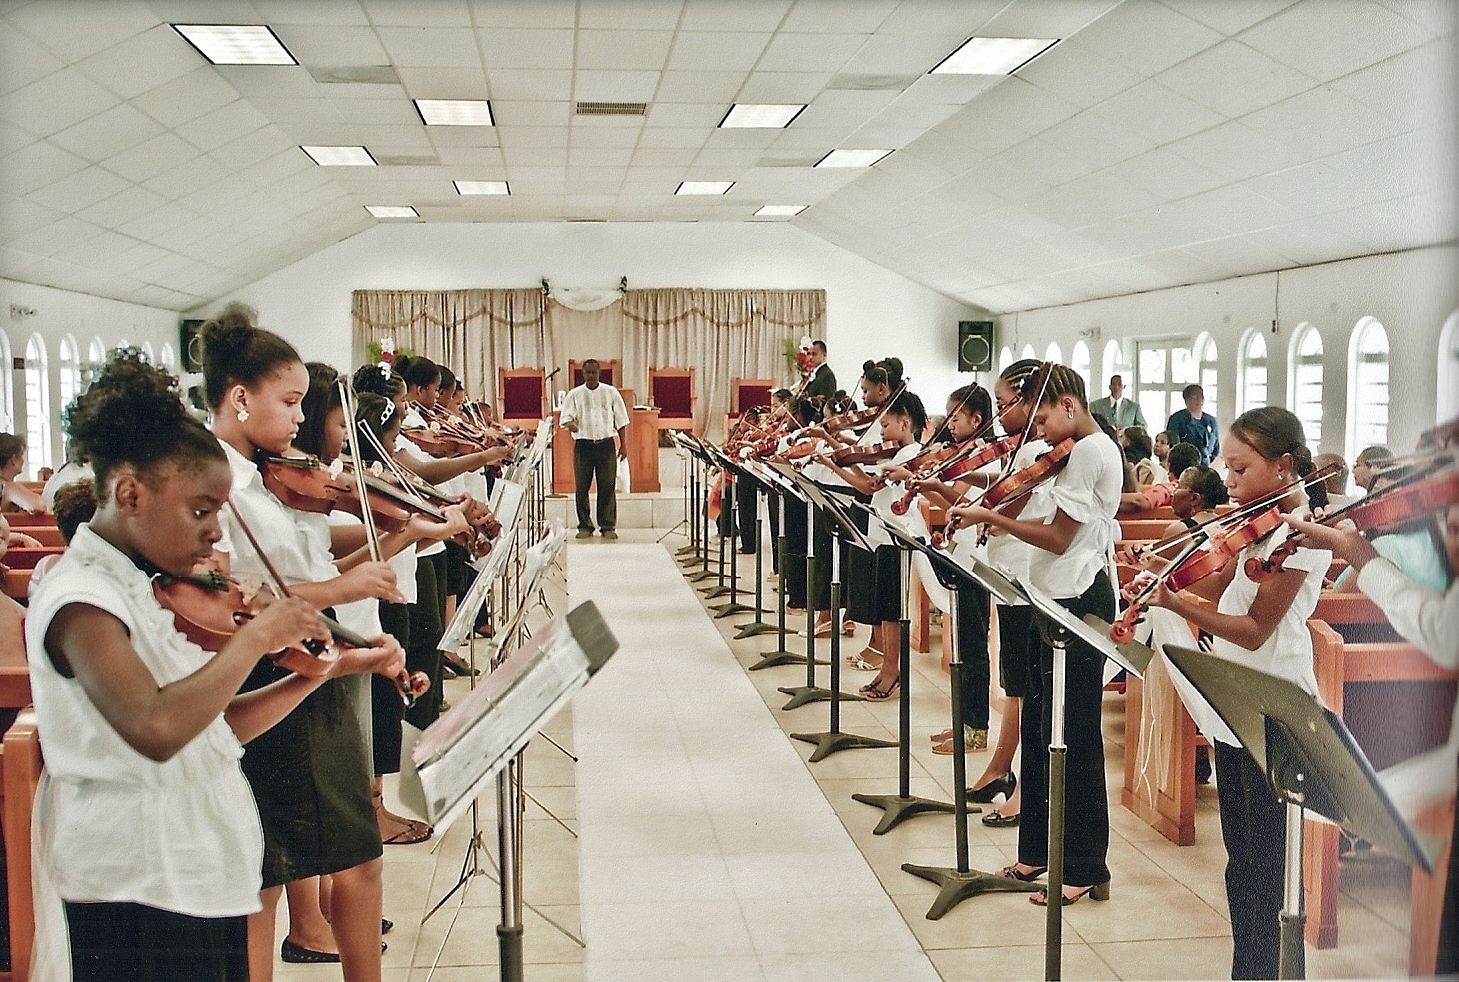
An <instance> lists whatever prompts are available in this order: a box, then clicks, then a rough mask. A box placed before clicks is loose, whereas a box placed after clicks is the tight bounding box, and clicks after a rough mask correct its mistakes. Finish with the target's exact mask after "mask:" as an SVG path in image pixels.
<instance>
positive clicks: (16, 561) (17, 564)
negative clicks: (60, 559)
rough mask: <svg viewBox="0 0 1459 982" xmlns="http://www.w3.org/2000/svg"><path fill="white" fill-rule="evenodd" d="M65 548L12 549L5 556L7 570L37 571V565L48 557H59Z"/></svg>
mask: <svg viewBox="0 0 1459 982" xmlns="http://www.w3.org/2000/svg"><path fill="white" fill-rule="evenodd" d="M65 551H66V548H65V546H43V547H41V548H40V549H11V550H10V551H9V552H7V553H6V554H5V567H6V568H7V569H35V564H36V563H38V562H40V561H41V559H42V558H44V557H46V556H59V555H60V554H61V553H63V552H65Z"/></svg>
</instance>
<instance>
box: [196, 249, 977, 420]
mask: <svg viewBox="0 0 1459 982" xmlns="http://www.w3.org/2000/svg"><path fill="white" fill-rule="evenodd" d="M623 276H627V277H628V282H629V285H630V286H633V287H645V288H647V287H671V286H680V287H711V288H756V287H763V288H769V289H792V288H795V289H802V288H824V289H825V291H826V306H827V310H826V324H827V329H826V343H827V347H828V348H829V351H830V362H831V368H832V370H834V371H835V373H836V377H837V379H838V380H839V381H840V383H841V386H842V388H846V389H848V390H854V386H855V384H856V380H857V379H858V378H859V377H860V376H861V363H862V362H863V361H865V360H866V359H867V358H882V357H885V356H887V355H896V356H898V357H900V358H901V359H902V361H903V362H904V364H905V368H906V373H907V376H908V377H909V378H910V379H911V380H912V388H913V390H914V391H916V392H918V393H919V394H921V395H923V396H924V398H927V399H928V400H929V401H939V402H940V399H941V397H942V396H945V395H946V394H947V393H948V392H949V391H951V390H952V389H953V388H955V387H956V386H957V385H958V384H960V383H959V382H958V377H957V375H958V373H957V371H956V357H957V322H958V321H959V320H968V319H982V318H983V315H982V314H981V312H979V311H977V310H976V309H975V308H971V307H968V306H966V305H965V304H962V303H959V302H957V301H955V300H952V299H949V298H948V297H946V296H944V295H943V294H940V293H937V292H936V291H934V290H931V289H929V288H927V287H924V286H921V285H919V284H917V283H914V282H912V281H911V280H909V279H906V278H905V277H903V276H900V275H898V274H896V273H893V272H890V271H888V270H886V269H884V268H882V267H880V266H877V265H876V264H874V263H871V262H869V261H867V260H865V259H862V258H860V257H859V256H856V255H853V254H852V253H850V252H847V251H845V250H844V249H841V248H840V247H838V246H834V245H831V244H829V243H827V242H825V241H824V240H822V239H819V238H817V237H815V236H813V235H811V234H810V233H808V232H805V231H802V230H801V229H798V228H796V227H794V226H792V225H788V224H785V223H745V224H734V223H704V224H697V223H682V224H669V223H663V224H658V223H654V224H650V223H633V224H629V223H604V224H596V223H594V224H587V223H584V224H563V223H550V224H549V223H530V224H529V223H522V224H510V225H503V224H486V223H480V224H454V225H447V224H398V225H380V226H377V227H375V228H372V229H369V230H368V231H366V232H363V233H361V234H360V235H357V236H354V237H353V238H351V239H348V240H346V241H344V242H341V243H338V244H336V245H334V246H331V247H329V248H327V249H324V250H322V251H320V252H318V253H315V254H314V255H312V256H309V257H308V258H306V259H303V260H300V261H299V262H297V263H295V264H293V265H292V266H289V267H287V268H285V269H282V270H280V271H278V272H276V273H273V274H272V275H270V276H268V277H265V278H264V279H262V280H260V281H258V282H257V283H254V284H253V285H251V286H248V287H245V288H244V289H242V290H239V291H237V293H236V294H234V295H233V296H230V297H227V298H223V299H222V300H220V301H218V302H217V303H214V304H211V305H209V306H208V307H206V308H203V309H202V310H201V311H199V312H197V313H193V314H189V316H203V315H204V314H208V313H212V312H214V311H216V310H217V309H219V308H220V307H221V306H222V304H223V303H224V302H226V300H233V299H237V300H243V301H244V302H246V303H248V304H251V305H252V306H254V307H256V308H258V311H259V321H260V323H261V324H262V325H263V326H265V327H268V328H270V329H272V330H275V331H278V332H280V333H282V334H285V335H286V336H287V337H288V338H289V339H290V340H291V341H293V342H294V344H295V346H296V347H298V348H299V351H300V353H301V354H302V355H303V356H304V357H305V358H306V359H323V360H326V361H331V362H332V363H342V362H344V361H345V360H347V358H348V355H347V354H346V353H347V352H348V351H349V350H350V340H351V333H352V330H351V325H350V294H351V291H353V290H360V289H431V290H447V289H465V288H471V287H524V286H533V285H535V284H536V283H538V282H539V281H540V280H541V279H542V278H543V277H546V278H547V279H548V280H550V281H551V282H552V283H553V284H554V285H556V286H564V287H612V286H615V285H617V283H618V280H619V278H620V277H623ZM339 367H341V368H343V367H345V366H344V365H343V364H340V365H339Z"/></svg>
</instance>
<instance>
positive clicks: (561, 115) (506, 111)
mask: <svg viewBox="0 0 1459 982" xmlns="http://www.w3.org/2000/svg"><path fill="white" fill-rule="evenodd" d="M492 112H493V115H494V116H495V118H496V120H497V125H498V126H501V127H512V126H566V125H567V124H568V123H569V122H570V121H571V119H572V104H571V103H567V102H516V101H514V100H511V99H501V100H498V101H497V102H495V103H493V104H492ZM452 128H453V129H460V130H463V131H466V130H467V129H468V128H466V127H452ZM472 129H474V128H472Z"/></svg>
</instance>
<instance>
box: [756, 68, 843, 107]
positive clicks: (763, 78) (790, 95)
mask: <svg viewBox="0 0 1459 982" xmlns="http://www.w3.org/2000/svg"><path fill="white" fill-rule="evenodd" d="M834 77H835V73H834V72H769V71H763V70H762V71H756V72H753V73H751V75H750V77H749V78H748V79H746V80H745V86H744V88H743V89H741V90H740V95H739V101H741V102H746V103H756V104H766V105H784V104H787V103H788V104H791V105H799V104H804V103H809V102H810V101H811V100H812V99H814V98H815V97H816V96H818V95H820V93H821V90H822V89H824V88H825V87H826V85H827V84H828V83H830V81H831V79H832V78H834Z"/></svg>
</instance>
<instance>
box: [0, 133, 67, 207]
mask: <svg viewBox="0 0 1459 982" xmlns="http://www.w3.org/2000/svg"><path fill="white" fill-rule="evenodd" d="M85 167H86V161H85V160H83V159H81V158H80V157H78V156H76V155H75V154H73V153H67V152H66V151H65V150H62V149H61V148H60V147H58V146H56V145H55V144H53V143H49V142H47V141H45V140H39V141H37V142H35V143H32V144H30V145H29V146H26V147H22V148H21V149H19V150H17V151H15V152H14V153H12V154H10V155H9V156H7V157H5V158H4V159H0V176H3V178H4V186H5V190H6V192H7V193H9V194H14V195H26V194H29V193H30V192H32V191H34V190H36V189H38V188H43V187H45V186H46V185H47V184H50V183H51V182H52V181H56V180H59V179H60V178H63V177H67V176H69V175H71V174H74V173H76V172H77V171H79V170H84V169H85Z"/></svg>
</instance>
